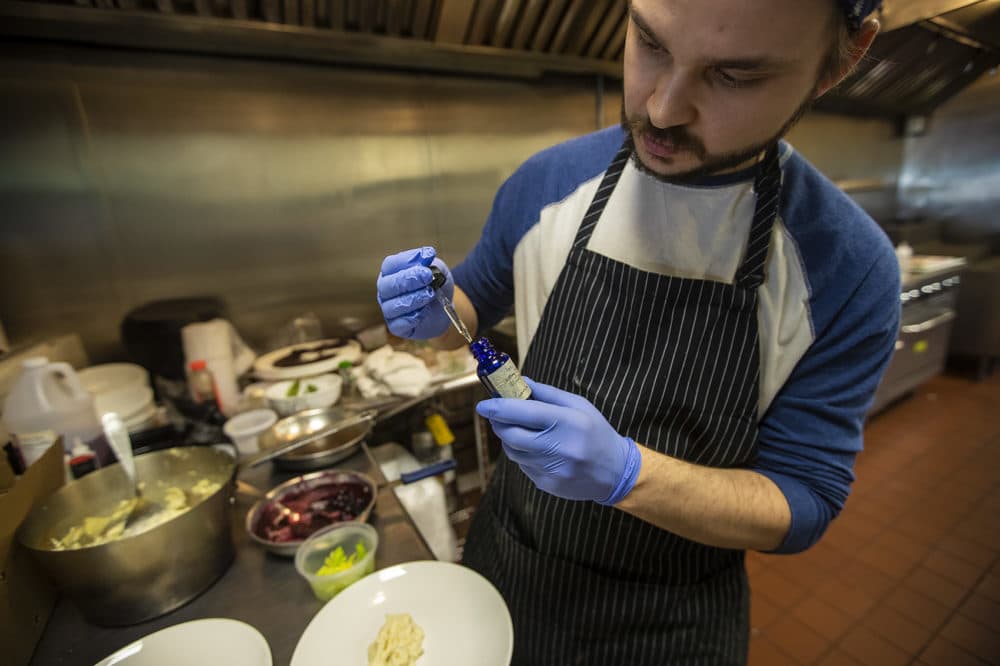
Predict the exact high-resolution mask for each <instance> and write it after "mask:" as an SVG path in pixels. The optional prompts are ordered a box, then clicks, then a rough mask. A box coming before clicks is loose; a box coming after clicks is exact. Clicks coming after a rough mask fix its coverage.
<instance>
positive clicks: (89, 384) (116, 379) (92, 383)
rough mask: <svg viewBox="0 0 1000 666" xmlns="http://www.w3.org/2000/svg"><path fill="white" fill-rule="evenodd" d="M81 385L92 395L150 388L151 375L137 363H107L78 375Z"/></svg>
mask: <svg viewBox="0 0 1000 666" xmlns="http://www.w3.org/2000/svg"><path fill="white" fill-rule="evenodd" d="M77 376H78V377H79V378H80V383H81V384H82V385H83V388H84V389H86V390H87V391H88V392H89V393H91V394H92V395H97V394H98V393H108V392H109V391H117V390H121V389H138V388H141V387H143V386H149V374H148V373H147V372H146V369H145V368H144V367H142V366H141V365H136V364H135V363H105V364H103V365H92V366H90V367H89V368H84V369H83V370H80V371H79V372H78V373H77Z"/></svg>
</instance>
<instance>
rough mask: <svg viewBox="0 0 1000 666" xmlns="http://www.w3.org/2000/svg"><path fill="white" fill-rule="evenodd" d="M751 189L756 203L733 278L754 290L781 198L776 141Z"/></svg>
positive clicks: (761, 165)
mask: <svg viewBox="0 0 1000 666" xmlns="http://www.w3.org/2000/svg"><path fill="white" fill-rule="evenodd" d="M753 189H754V192H755V193H756V194H757V203H756V206H755V208H754V213H753V222H752V223H751V225H750V234H749V236H748V238H747V249H746V255H745V256H744V257H743V263H742V264H740V267H739V269H737V271H736V279H735V283H736V284H737V285H739V286H740V287H743V288H745V289H756V288H757V287H759V286H760V285H761V284H762V283H763V282H764V269H765V267H766V265H767V249H768V247H769V246H770V244H771V229H772V228H773V227H774V220H775V218H777V217H778V204H779V203H780V200H781V160H780V159H779V156H778V144H777V143H775V144H774V145H773V146H771V148H769V149H768V151H767V153H766V154H765V155H764V160H763V161H762V162H761V163H760V170H759V171H758V172H757V179H756V180H755V181H754V184H753Z"/></svg>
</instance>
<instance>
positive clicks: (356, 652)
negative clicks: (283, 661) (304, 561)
mask: <svg viewBox="0 0 1000 666" xmlns="http://www.w3.org/2000/svg"><path fill="white" fill-rule="evenodd" d="M407 616H408V617H407ZM387 618H388V619H387ZM414 625H415V626H414ZM421 634H422V638H421ZM373 646H374V647H373ZM369 648H371V649H369ZM513 649H514V630H513V627H512V625H511V620H510V613H509V612H508V611H507V605H506V604H505V603H504V601H503V598H501V596H500V593H499V592H497V590H496V588H494V587H493V586H492V585H491V584H490V583H489V581H487V580H486V579H485V578H483V577H482V576H480V575H479V574H478V573H476V572H475V571H473V570H472V569H469V568H467V567H463V566H461V565H459V564H452V563H451V562H436V561H426V562H407V563H405V564H399V565H395V566H391V567H387V568H385V569H382V570H380V571H376V572H375V573H373V574H370V575H369V576H367V577H365V578H363V579H361V580H360V581H358V582H357V583H354V584H353V585H351V586H350V587H349V588H347V589H346V590H344V591H343V592H341V593H340V594H338V595H337V596H336V597H334V598H333V599H331V600H330V601H329V602H328V603H327V604H326V605H325V606H323V608H322V609H320V611H319V613H317V614H316V617H314V618H313V620H312V622H310V623H309V626H308V627H306V630H305V633H303V634H302V638H301V639H299V643H298V645H296V646H295V653H294V654H293V655H292V665H291V666H330V665H331V664H344V665H346V664H350V665H351V666H355V665H357V666H364V665H365V664H372V665H374V664H380V666H381V665H382V664H386V665H387V666H397V664H398V665H399V666H469V664H476V666H508V664H510V658H511V654H512V653H513ZM406 653H409V654H419V655H420V656H419V657H417V658H416V659H415V660H413V659H405V658H404V657H403V655H405V654H406ZM369 655H371V658H370V656H369ZM393 655H395V657H396V660H395V661H394V660H393V658H392V656H393ZM380 659H381V660H380Z"/></svg>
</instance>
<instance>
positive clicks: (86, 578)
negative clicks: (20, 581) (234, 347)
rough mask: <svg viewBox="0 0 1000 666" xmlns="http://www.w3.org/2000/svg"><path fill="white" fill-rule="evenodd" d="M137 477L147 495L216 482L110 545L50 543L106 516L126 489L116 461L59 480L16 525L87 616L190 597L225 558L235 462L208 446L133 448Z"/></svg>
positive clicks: (130, 613) (112, 620)
mask: <svg viewBox="0 0 1000 666" xmlns="http://www.w3.org/2000/svg"><path fill="white" fill-rule="evenodd" d="M135 464H136V470H137V475H138V477H139V479H140V481H143V482H145V484H146V488H147V489H148V492H147V497H148V499H150V500H151V501H154V502H155V501H157V499H158V497H157V495H156V491H155V488H156V487H162V486H161V484H159V483H157V482H159V481H162V482H163V484H165V485H166V486H171V485H173V486H179V487H181V488H182V489H187V488H190V487H191V486H192V485H194V484H195V483H197V482H198V481H199V480H201V479H207V480H208V481H210V482H218V483H221V484H222V485H221V486H220V487H219V489H218V490H216V491H215V492H214V493H212V494H211V495H208V496H207V497H204V498H202V499H200V500H194V502H193V505H192V506H190V507H189V508H187V509H186V510H185V511H184V512H182V513H180V514H179V515H177V516H174V517H172V518H170V519H169V520H167V521H166V522H164V523H162V524H160V525H157V526H155V527H152V528H150V529H149V530H148V531H145V532H142V533H140V534H136V535H133V536H128V537H124V538H121V539H118V540H116V541H111V542H109V543H105V544H100V545H95V546H87V547H83V548H77V549H73V550H53V544H52V540H53V539H59V538H62V537H63V536H64V535H65V534H66V533H67V532H68V531H69V530H70V528H71V527H73V526H74V525H79V524H81V523H82V522H83V520H84V518H86V517H88V516H100V515H109V514H110V513H111V512H112V511H113V510H114V508H115V506H116V505H117V504H118V503H119V502H120V501H121V500H123V499H127V498H129V497H131V484H130V483H129V481H128V479H127V478H126V476H125V471H124V470H123V469H122V468H121V465H111V466H110V467H105V468H103V469H99V470H97V471H96V472H93V473H91V474H88V475H87V476H85V477H83V478H82V479H79V480H77V481H74V482H72V483H70V484H67V485H65V486H63V487H62V488H60V489H59V490H58V491H56V492H55V493H53V494H52V495H51V496H49V497H48V498H47V499H45V500H44V501H43V502H42V503H41V504H39V505H37V506H35V508H34V509H33V510H32V512H31V513H30V514H29V515H28V517H27V519H26V520H25V521H24V523H23V524H22V525H21V528H20V529H19V530H18V539H19V541H20V542H21V543H22V544H23V545H24V546H25V547H26V548H27V549H28V550H29V551H30V552H31V554H32V556H33V558H34V559H35V560H36V562H37V563H38V564H39V565H40V567H41V568H42V569H43V570H44V571H45V573H46V575H47V576H48V577H49V578H50V579H51V580H52V582H53V583H54V584H55V586H56V587H57V588H58V589H59V590H60V591H61V592H62V593H64V594H65V595H66V596H68V597H69V598H70V599H72V600H73V602H74V603H75V604H76V605H77V606H78V607H79V608H80V610H81V611H82V612H83V615H84V617H86V618H87V620H89V621H90V622H93V623H94V624H98V625H104V626H124V625H130V624H137V623H139V622H143V621H145V620H149V619H152V618H154V617H158V616H160V615H163V614H164V613H167V612H169V611H171V610H173V609H175V608H177V607H179V606H181V605H182V604H184V603H186V602H188V601H190V600H191V599H193V598H194V597H196V596H197V595H198V594H200V593H201V592H202V591H204V590H205V589H206V588H208V587H209V585H211V584H212V583H213V582H214V581H215V580H216V579H218V578H219V577H220V576H221V575H222V574H223V573H224V572H225V571H226V569H227V568H228V567H229V565H230V563H231V562H232V560H233V556H234V552H235V551H234V548H233V537H232V530H231V523H230V500H231V499H232V497H233V492H234V490H233V487H234V483H233V481H234V478H235V471H236V465H235V462H234V461H233V458H232V457H231V456H229V455H227V454H226V453H224V452H222V451H219V450H216V449H214V448H211V447H178V448H174V449H167V450H164V451H156V452H154V453H147V454H145V455H142V456H138V457H137V458H136V459H135Z"/></svg>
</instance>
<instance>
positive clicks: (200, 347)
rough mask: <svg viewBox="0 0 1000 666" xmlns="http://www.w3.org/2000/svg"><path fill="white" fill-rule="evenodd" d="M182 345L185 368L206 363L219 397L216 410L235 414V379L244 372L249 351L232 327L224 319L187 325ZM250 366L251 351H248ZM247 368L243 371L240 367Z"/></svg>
mask: <svg viewBox="0 0 1000 666" xmlns="http://www.w3.org/2000/svg"><path fill="white" fill-rule="evenodd" d="M181 341H182V343H183V345H184V359H185V361H186V363H187V365H190V364H191V362H192V361H199V360H203V361H205V364H206V366H207V367H208V369H209V371H210V372H211V373H212V377H213V378H214V379H215V386H216V391H217V392H218V396H219V403H220V404H219V409H221V410H222V413H223V414H225V415H226V416H229V415H231V414H234V413H235V412H236V411H237V410H238V408H239V404H240V392H239V387H238V386H237V384H236V377H237V376H238V375H239V374H240V372H242V371H245V370H246V368H247V367H249V365H246V357H247V355H248V350H249V348H248V347H247V346H246V345H245V344H244V343H243V340H241V339H240V337H239V335H238V334H237V333H236V329H235V328H233V325H232V324H231V323H229V322H228V321H226V320H225V319H212V320H211V321H206V322H198V323H196V324H188V325H187V326H185V327H184V328H182V329H181ZM249 356H250V357H251V363H252V356H253V354H252V352H249ZM243 365H246V367H244V368H243V370H242V371H241V370H240V366H243Z"/></svg>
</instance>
